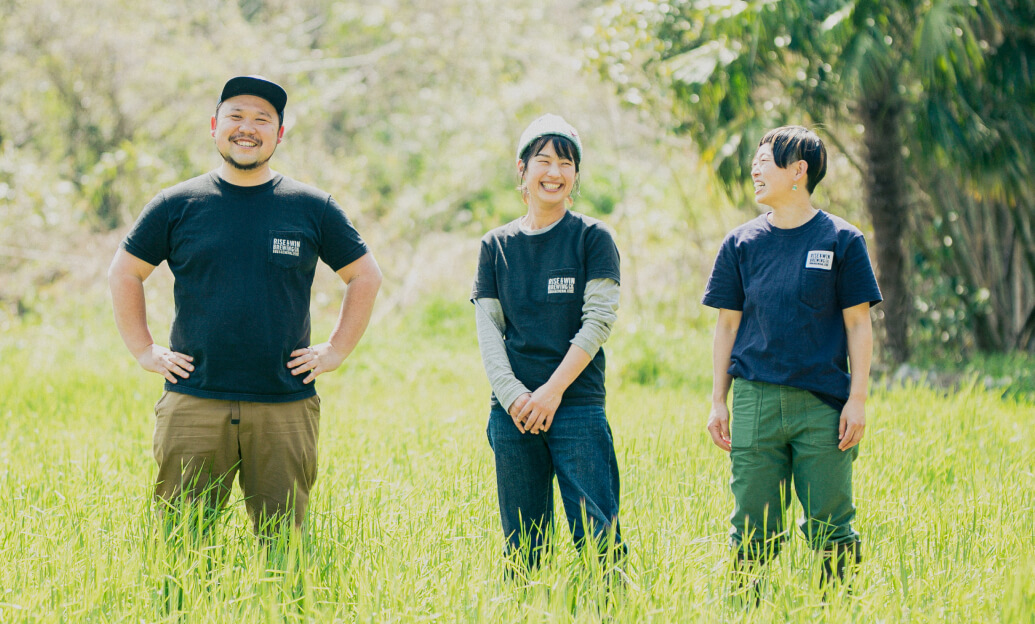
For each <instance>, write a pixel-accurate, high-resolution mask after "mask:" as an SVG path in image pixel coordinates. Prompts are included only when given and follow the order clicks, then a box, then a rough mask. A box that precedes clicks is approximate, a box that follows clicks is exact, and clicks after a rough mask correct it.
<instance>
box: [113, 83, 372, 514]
mask: <svg viewBox="0 0 1035 624" xmlns="http://www.w3.org/2000/svg"><path fill="white" fill-rule="evenodd" d="M286 103H287V93H286V92H285V91H284V89H283V88H281V87H280V86H279V85H277V84H276V83H274V82H272V81H270V80H267V79H266V78H263V77H261V76H238V77H235V78H231V79H230V80H229V81H228V82H227V83H226V85H225V86H224V87H223V90H222V92H221V94H220V98H219V102H218V104H217V106H216V111H215V114H214V115H213V116H212V119H211V134H212V137H213V139H214V141H215V146H216V150H217V151H218V152H219V154H220V156H222V158H223V163H222V164H221V165H220V166H219V168H217V169H216V170H214V171H211V172H209V173H206V174H204V175H201V176H198V177H196V178H193V179H191V180H187V181H185V182H182V183H180V184H177V185H176V186H173V187H171V188H168V189H165V190H163V191H161V192H160V193H159V194H158V195H157V196H156V197H155V198H154V199H152V200H151V202H150V203H149V204H148V205H147V206H146V207H145V208H144V210H143V212H142V213H141V215H140V217H139V218H138V219H137V221H136V223H135V224H134V226H133V228H132V230H131V231H130V232H129V234H128V235H127V236H126V237H125V239H124V240H123V241H122V245H121V247H120V248H119V250H118V251H117V252H116V254H115V258H114V260H113V261H112V264H111V268H110V269H109V271H108V278H109V283H110V287H111V295H112V303H113V307H114V311H115V321H116V324H117V326H118V330H119V333H120V334H121V336H122V339H123V341H124V342H125V344H126V346H127V347H128V348H129V350H130V352H131V353H132V354H133V356H134V357H135V358H136V360H137V362H138V363H139V364H140V365H141V367H143V368H144V369H145V370H147V371H151V372H154V373H157V374H159V375H162V376H163V377H164V378H165V380H166V381H165V392H163V394H162V397H161V398H160V399H159V401H158V403H157V404H156V405H155V416H156V423H155V432H154V455H155V459H156V461H157V463H158V476H157V483H156V485H155V498H156V500H157V501H159V503H160V508H161V509H162V510H163V511H165V512H173V513H172V515H175V512H176V511H177V510H178V509H180V508H181V506H182V505H183V504H187V505H192V504H194V503H195V502H198V503H200V504H201V505H202V506H203V507H206V508H207V509H209V510H212V511H218V510H220V509H221V508H222V507H223V506H224V504H225V502H226V499H227V497H228V496H229V494H230V491H231V488H232V486H233V482H234V479H235V477H238V476H239V478H240V485H241V488H242V490H243V492H244V496H245V505H246V507H247V510H248V514H249V516H250V517H251V520H252V524H253V527H254V529H255V531H256V532H257V533H259V534H260V535H269V534H271V533H272V532H273V531H275V530H279V527H278V525H280V524H281V523H282V522H283V521H285V520H288V521H290V524H292V525H294V526H295V527H299V526H301V525H302V521H303V518H304V517H305V511H306V506H307V503H308V499H309V493H310V490H311V488H312V487H313V484H314V483H315V481H316V475H317V438H318V435H319V426H320V398H319V396H318V395H317V393H316V387H315V384H314V383H313V382H314V381H315V380H316V378H317V377H318V376H319V375H322V374H324V373H327V372H330V371H333V370H335V369H337V368H338V367H339V366H341V364H342V363H343V362H344V361H345V359H346V358H347V357H348V356H349V354H350V353H352V350H353V349H354V348H355V347H356V344H357V343H358V342H359V340H360V337H361V336H362V335H363V332H364V331H365V330H366V327H367V323H368V322H369V320H370V315H371V311H372V309H373V305H374V299H375V297H376V296H377V292H378V289H379V288H380V285H381V271H380V269H379V268H378V265H377V262H376V261H375V260H374V256H373V255H372V254H371V252H370V251H369V249H368V248H367V246H366V244H365V243H364V241H363V239H362V238H361V237H360V235H359V233H358V232H357V231H356V229H355V228H354V227H353V226H352V223H351V222H350V220H349V218H348V217H347V216H346V215H345V212H344V211H343V210H342V209H341V207H340V206H339V205H338V204H337V202H335V201H334V199H333V198H332V197H331V196H330V195H329V194H328V193H326V192H324V191H321V190H318V189H316V188H313V187H311V186H308V185H306V184H302V183H300V182H297V181H295V180H293V179H291V178H290V177H288V176H285V175H283V174H280V173H277V172H275V171H273V170H272V169H271V168H270V164H269V163H270V159H271V158H272V157H273V153H274V152H275V151H276V148H277V145H278V144H279V143H280V142H281V141H282V140H283V137H284V107H285V105H286ZM317 260H323V261H324V262H325V263H326V264H328V265H329V266H330V267H331V268H332V269H333V270H334V271H335V272H336V273H337V274H338V276H339V277H341V279H342V281H343V282H345V284H346V285H347V287H346V292H345V296H344V300H343V302H342V305H341V310H340V313H339V316H338V321H337V324H336V325H335V327H334V330H333V331H332V332H331V335H330V337H329V338H328V340H327V341H326V342H321V343H318V344H311V342H310V315H309V300H310V293H311V290H312V284H313V276H314V274H315V271H316V264H317ZM162 262H166V263H168V265H169V269H170V270H171V271H172V274H173V276H174V277H175V278H176V282H175V285H174V287H173V295H174V300H175V305H176V315H175V318H174V320H173V324H172V331H171V334H170V337H169V347H168V348H167V347H163V346H160V345H158V344H156V343H155V341H154V339H153V338H152V335H151V331H150V329H149V328H148V324H147V315H146V311H145V297H144V286H143V284H144V281H145V280H146V279H147V278H148V276H150V275H151V273H152V271H154V269H155V267H156V266H157V265H159V264H161V263H162ZM199 499H200V500H199Z"/></svg>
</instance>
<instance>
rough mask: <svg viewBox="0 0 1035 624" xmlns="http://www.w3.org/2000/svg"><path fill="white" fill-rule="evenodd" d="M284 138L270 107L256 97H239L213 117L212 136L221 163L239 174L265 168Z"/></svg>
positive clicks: (271, 106) (221, 106)
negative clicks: (239, 172)
mask: <svg viewBox="0 0 1035 624" xmlns="http://www.w3.org/2000/svg"><path fill="white" fill-rule="evenodd" d="M283 136H284V128H283V127H282V126H280V123H279V117H278V116H277V111H276V109H274V108H273V105H272V104H270V103H269V102H267V101H266V100H264V99H262V98H261V97H258V96H255V95H238V96H235V97H232V98H229V99H227V100H224V101H223V103H222V104H221V105H220V106H219V110H218V111H217V113H216V116H214V117H212V137H213V138H215V140H216V149H217V150H218V151H219V155H220V156H222V157H223V160H225V161H226V162H227V164H229V165H230V166H231V167H234V168H236V169H239V170H241V171H251V170H254V169H259V168H261V167H264V166H266V164H267V163H268V162H269V160H270V158H271V157H272V156H273V152H274V151H275V150H276V149H277V143H280V140H281V138H282V137H283Z"/></svg>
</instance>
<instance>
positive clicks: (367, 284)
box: [328, 272, 381, 358]
mask: <svg viewBox="0 0 1035 624" xmlns="http://www.w3.org/2000/svg"><path fill="white" fill-rule="evenodd" d="M380 289H381V274H380V272H378V273H370V274H362V275H357V276H356V277H354V278H353V279H352V281H350V282H349V284H348V286H347V287H346V290H345V296H344V298H343V299H342V301H341V309H340V310H339V312H338V321H337V323H336V324H335V326H334V331H332V332H331V336H330V338H329V339H328V342H330V343H331V346H332V347H334V350H335V351H337V352H338V353H339V354H340V355H341V356H342V358H346V357H348V356H349V354H350V353H352V350H353V349H355V348H356V345H357V344H359V340H360V338H362V337H363V332H365V331H366V329H367V325H368V324H369V323H370V316H371V314H372V313H373V310H374V300H375V299H377V292H378V291H379V290H380Z"/></svg>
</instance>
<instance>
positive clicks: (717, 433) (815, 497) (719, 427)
mask: <svg viewBox="0 0 1035 624" xmlns="http://www.w3.org/2000/svg"><path fill="white" fill-rule="evenodd" d="M826 167H827V152H826V147H825V146H824V145H823V141H822V140H821V139H820V138H819V136H817V135H816V134H815V133H814V132H812V131H810V130H808V129H806V128H803V127H801V126H785V127H782V128H777V129H775V130H772V131H770V132H768V133H767V134H766V135H765V136H764V137H763V138H762V140H761V141H760V142H759V144H758V149H757V151H756V153H755V158H754V161H753V162H752V165H751V179H752V181H753V182H754V189H755V201H756V202H757V203H759V204H761V205H763V206H767V207H769V208H770V209H771V210H770V211H769V212H767V213H765V214H763V215H761V216H759V217H757V218H755V219H753V220H751V221H749V222H747V223H745V224H743V225H741V226H740V227H737V228H736V229H734V230H733V231H732V232H730V233H729V234H728V235H727V236H726V238H725V240H724V241H723V242H722V245H721V247H720V248H719V253H718V256H717V257H716V259H715V265H714V268H713V269H712V273H711V276H710V277H709V279H708V285H707V288H706V291H705V294H704V298H703V303H704V305H706V306H709V307H713V308H718V310H719V318H718V322H717V323H716V326H715V337H714V345H713V346H714V349H713V384H712V407H711V412H710V414H709V418H708V433H709V434H710V435H711V438H712V441H713V442H714V443H715V445H716V446H718V447H719V448H721V449H723V450H724V451H727V452H729V453H730V461H731V472H732V478H731V480H730V486H731V489H732V490H733V496H734V499H735V506H734V510H733V515H732V517H731V523H732V528H731V531H730V536H731V539H732V543H733V548H734V549H735V553H736V563H737V568H738V569H740V570H744V569H746V568H752V567H757V566H760V565H763V564H764V563H765V562H766V561H768V560H769V559H771V558H772V557H773V556H775V555H776V554H777V553H778V552H779V546H780V542H781V540H783V539H785V538H787V537H788V533H787V532H786V531H785V530H784V526H783V514H784V511H785V509H786V507H787V506H788V505H789V504H790V502H791V490H790V488H791V484H792V483H793V484H794V489H795V491H796V492H797V495H798V499H799V500H800V501H801V504H802V507H803V510H804V518H803V520H802V521H801V523H800V529H801V531H802V533H803V534H804V536H805V538H806V540H807V541H808V542H809V545H810V546H811V547H812V548H813V549H815V550H816V551H817V552H818V553H820V554H821V558H822V561H823V567H822V569H823V577H822V578H823V579H824V581H829V580H831V579H833V578H841V577H843V575H844V570H845V566H846V564H847V565H854V564H855V563H857V562H858V561H860V560H861V549H860V538H859V534H858V533H857V532H856V530H855V529H854V527H853V526H852V520H853V519H854V517H855V506H854V505H853V503H852V462H853V460H855V458H856V456H857V455H858V451H859V447H858V444H859V441H860V440H862V437H863V433H864V431H865V428H866V398H867V386H868V380H869V374H870V358H871V354H872V343H873V337H872V329H871V325H870V307H871V306H873V305H877V304H878V303H880V301H881V293H880V289H879V288H878V286H877V281H876V279H875V278H874V274H873V269H872V267H871V266H870V259H869V256H868V255H867V252H866V241H865V240H864V238H863V235H862V233H861V232H860V231H859V230H858V229H857V228H856V227H854V226H852V225H851V224H849V223H848V222H846V221H845V220H844V219H841V218H840V217H836V216H834V215H831V214H828V213H826V212H824V211H822V210H819V209H817V208H815V207H814V206H813V205H812V192H813V191H814V190H815V188H816V185H817V184H819V182H820V180H822V179H823V177H824V175H825V174H826ZM849 364H850V365H851V367H850V368H849ZM731 384H732V387H733V403H732V420H731V417H730V411H729V408H728V407H727V404H726V401H727V395H728V393H729V389H730V386H731ZM755 590H756V591H757V585H756V586H755Z"/></svg>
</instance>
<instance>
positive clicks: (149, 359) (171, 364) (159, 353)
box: [137, 344, 194, 383]
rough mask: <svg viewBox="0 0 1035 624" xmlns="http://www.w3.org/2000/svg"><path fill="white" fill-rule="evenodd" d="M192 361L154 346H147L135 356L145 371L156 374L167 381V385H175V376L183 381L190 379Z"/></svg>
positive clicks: (189, 358)
mask: <svg viewBox="0 0 1035 624" xmlns="http://www.w3.org/2000/svg"><path fill="white" fill-rule="evenodd" d="M193 361H194V358H192V357H191V356H189V355H186V354H183V353H177V352H176V351H170V350H169V349H167V348H165V347H160V346H158V345H156V344H151V345H148V346H147V348H146V349H144V350H143V351H141V352H140V354H139V355H137V362H138V363H139V364H140V366H141V367H143V369H144V370H146V371H151V372H152V373H158V374H159V375H161V376H162V377H165V378H166V379H168V380H169V383H176V381H177V379H176V377H177V376H180V377H182V378H184V379H187V378H188V377H190V374H191V372H192V371H193V370H194V365H193V364H191V362H193Z"/></svg>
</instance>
